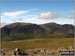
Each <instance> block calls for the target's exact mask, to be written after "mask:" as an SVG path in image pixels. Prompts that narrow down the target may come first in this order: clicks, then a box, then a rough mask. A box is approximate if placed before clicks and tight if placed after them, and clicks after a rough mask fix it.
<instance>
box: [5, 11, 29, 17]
mask: <svg viewBox="0 0 75 56" xmlns="http://www.w3.org/2000/svg"><path fill="white" fill-rule="evenodd" d="M27 12H28V11H15V12H5V13H4V15H5V16H11V17H16V16H18V15H21V14H24V13H27Z"/></svg>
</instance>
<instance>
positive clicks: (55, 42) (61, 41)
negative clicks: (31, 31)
mask: <svg viewBox="0 0 75 56" xmlns="http://www.w3.org/2000/svg"><path fill="white" fill-rule="evenodd" d="M70 45H71V46H74V38H52V39H31V40H19V41H10V42H2V43H1V46H2V48H20V49H22V50H25V49H30V48H31V49H34V48H53V49H57V48H60V47H65V48H66V47H68V46H70Z"/></svg>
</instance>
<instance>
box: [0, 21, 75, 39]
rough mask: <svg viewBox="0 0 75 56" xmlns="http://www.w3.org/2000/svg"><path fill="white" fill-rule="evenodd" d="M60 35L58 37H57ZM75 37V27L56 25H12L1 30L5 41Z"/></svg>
mask: <svg viewBox="0 0 75 56" xmlns="http://www.w3.org/2000/svg"><path fill="white" fill-rule="evenodd" d="M57 35H58V36H57ZM64 36H65V37H74V26H73V25H69V24H65V25H60V24H56V23H46V24H41V25H37V24H32V23H20V22H17V23H12V24H9V25H5V26H4V27H2V28H1V37H2V39H3V40H6V38H7V39H9V38H10V39H13V40H17V38H18V40H21V39H33V38H47V37H51V38H53V37H59V38H60V37H64Z"/></svg>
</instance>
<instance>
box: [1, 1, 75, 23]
mask: <svg viewBox="0 0 75 56" xmlns="http://www.w3.org/2000/svg"><path fill="white" fill-rule="evenodd" d="M74 12H75V10H74V1H73V0H70V1H69V0H68V1H65V0H64V1H63V0H61V1H60V0H58V1H56V0H53V1H22V0H20V1H16V0H13V1H12V0H11V1H9V0H8V1H4V0H3V1H2V2H1V22H2V23H13V22H26V23H36V24H44V23H50V22H56V23H59V24H74V17H75V16H74V14H73V13H74ZM41 15H44V16H41ZM40 16H41V18H40Z"/></svg>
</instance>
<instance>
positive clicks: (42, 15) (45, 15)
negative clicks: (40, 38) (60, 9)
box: [40, 12, 61, 19]
mask: <svg viewBox="0 0 75 56" xmlns="http://www.w3.org/2000/svg"><path fill="white" fill-rule="evenodd" d="M60 16H61V15H60V14H59V13H54V14H51V12H46V13H40V19H53V18H58V17H60Z"/></svg>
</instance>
